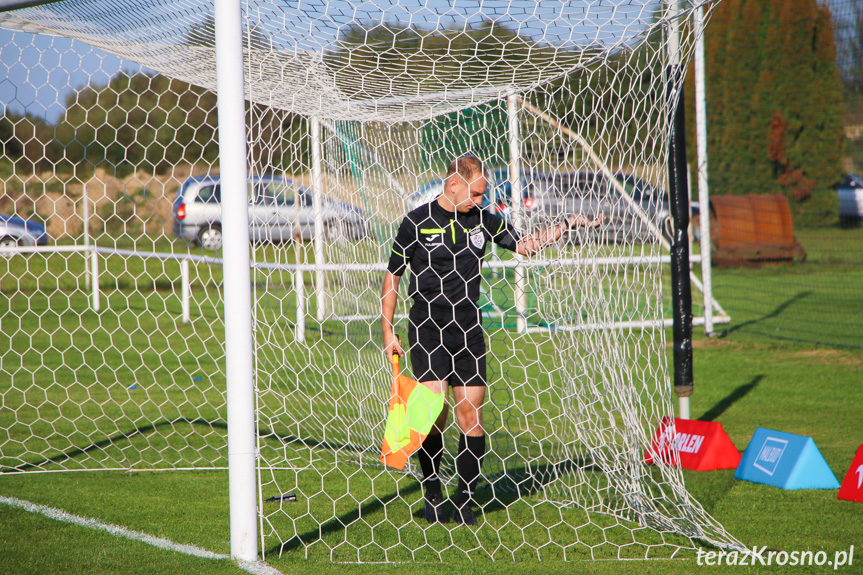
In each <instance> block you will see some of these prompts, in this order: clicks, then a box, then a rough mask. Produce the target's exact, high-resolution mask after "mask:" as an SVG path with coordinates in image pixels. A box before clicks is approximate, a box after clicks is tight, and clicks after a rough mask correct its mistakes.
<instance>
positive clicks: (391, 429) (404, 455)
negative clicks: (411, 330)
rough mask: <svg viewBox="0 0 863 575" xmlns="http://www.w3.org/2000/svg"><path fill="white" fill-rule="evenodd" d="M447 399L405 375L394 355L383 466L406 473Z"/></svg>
mask: <svg viewBox="0 0 863 575" xmlns="http://www.w3.org/2000/svg"><path fill="white" fill-rule="evenodd" d="M443 402H444V397H443V394H441V393H434V392H433V391H431V390H429V389H428V388H427V387H426V386H424V385H419V384H417V382H416V380H413V379H410V378H409V377H406V376H404V375H402V373H401V369H399V356H398V355H393V387H392V392H391V395H390V410H389V413H388V415H387V426H386V429H385V430H384V445H383V448H382V449H381V462H382V463H385V464H386V465H389V466H391V467H395V468H396V469H404V466H405V464H406V463H407V462H408V457H410V456H411V454H413V452H414V451H416V450H417V449H419V448H420V446H421V445H422V443H423V441H424V440H425V438H426V436H427V435H428V433H429V431H431V428H432V425H434V422H435V420H437V418H438V416H439V415H440V413H441V411H442V410H443Z"/></svg>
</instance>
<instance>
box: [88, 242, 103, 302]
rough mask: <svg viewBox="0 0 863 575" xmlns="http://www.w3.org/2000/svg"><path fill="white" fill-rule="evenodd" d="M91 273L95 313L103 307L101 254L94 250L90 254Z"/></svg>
mask: <svg viewBox="0 0 863 575" xmlns="http://www.w3.org/2000/svg"><path fill="white" fill-rule="evenodd" d="M90 272H91V273H92V274H93V278H92V280H90V285H92V286H93V297H92V306H93V311H99V309H100V307H101V302H100V301H99V300H100V294H99V254H98V253H97V252H96V250H95V249H94V250H93V251H92V252H90Z"/></svg>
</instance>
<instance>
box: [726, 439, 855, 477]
mask: <svg viewBox="0 0 863 575" xmlns="http://www.w3.org/2000/svg"><path fill="white" fill-rule="evenodd" d="M734 477H735V478H736V479H743V480H745V481H752V482H753V483H763V484H765V485H773V486H775V487H780V488H782V489H839V481H837V480H836V476H835V475H834V474H833V471H831V469H830V466H829V465H827V462H826V461H825V460H824V456H822V455H821V452H820V451H818V448H817V447H816V446H815V441H813V440H812V438H811V437H806V436H804V435H795V434H793V433H785V432H782V431H774V430H772V429H764V428H763V427H759V428H758V429H756V430H755V435H753V436H752V439H751V440H749V445H748V446H747V447H746V452H744V454H743V458H742V459H741V460H740V465H738V466H737V471H736V472H735V473H734Z"/></svg>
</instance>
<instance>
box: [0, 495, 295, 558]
mask: <svg viewBox="0 0 863 575" xmlns="http://www.w3.org/2000/svg"><path fill="white" fill-rule="evenodd" d="M0 503H5V504H6V505H10V506H12V507H17V508H19V509H23V510H25V511H29V512H30V513H39V514H40V515H44V516H45V517H48V518H50V519H54V520H56V521H62V522H64V523H72V524H75V525H79V526H81V527H87V528H89V529H97V530H100V531H105V532H107V533H109V534H111V535H114V536H117V537H123V538H125V539H132V540H135V541H141V542H142V543H146V544H147V545H152V546H153V547H158V548H160V549H166V550H168V551H176V552H178V553H183V554H185V555H192V556H194V557H202V558H204V559H220V560H225V559H228V560H230V558H231V557H230V556H228V555H222V554H220V553H213V552H212V551H207V550H206V549H203V548H202V547H196V546H195V545H186V544H183V543H174V542H173V541H171V540H170V539H164V538H162V537H154V536H153V535H147V534H146V533H142V532H140V531H133V530H131V529H126V528H125V527H121V526H119V525H112V524H110V523H102V522H101V521H99V520H98V519H91V518H89V517H80V516H78V515H73V514H72V513H68V512H66V511H63V510H62V509H56V508H54V507H48V506H46V505H38V504H36V503H30V502H29V501H24V500H22V499H18V498H15V497H5V496H3V495H0ZM237 566H238V567H239V568H240V569H242V570H243V571H245V572H246V573H251V574H252V575H282V572H281V571H279V570H277V569H274V568H273V567H270V566H269V565H267V564H266V563H263V562H251V561H237Z"/></svg>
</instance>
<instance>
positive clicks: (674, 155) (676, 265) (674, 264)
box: [668, 64, 692, 397]
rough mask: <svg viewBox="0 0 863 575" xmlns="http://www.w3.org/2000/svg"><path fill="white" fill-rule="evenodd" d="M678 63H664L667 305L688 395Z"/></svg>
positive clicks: (685, 205) (685, 197) (680, 382)
mask: <svg viewBox="0 0 863 575" xmlns="http://www.w3.org/2000/svg"><path fill="white" fill-rule="evenodd" d="M683 73H684V69H683V67H682V66H681V65H679V64H678V65H672V66H669V67H668V103H669V106H670V109H672V110H674V117H673V120H674V122H673V126H672V132H671V140H670V142H669V150H668V182H669V210H670V212H671V218H672V222H673V226H672V228H673V236H672V238H671V290H672V292H671V305H672V310H673V314H674V393H676V394H677V396H678V397H689V396H690V395H692V285H691V284H690V281H689V234H688V231H687V230H688V228H689V194H688V193H687V190H688V186H687V185H686V184H687V182H686V177H687V175H686V121H685V120H686V117H685V112H684V98H683Z"/></svg>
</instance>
